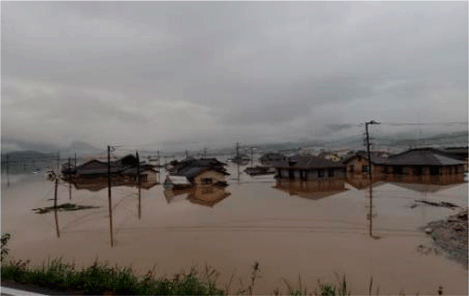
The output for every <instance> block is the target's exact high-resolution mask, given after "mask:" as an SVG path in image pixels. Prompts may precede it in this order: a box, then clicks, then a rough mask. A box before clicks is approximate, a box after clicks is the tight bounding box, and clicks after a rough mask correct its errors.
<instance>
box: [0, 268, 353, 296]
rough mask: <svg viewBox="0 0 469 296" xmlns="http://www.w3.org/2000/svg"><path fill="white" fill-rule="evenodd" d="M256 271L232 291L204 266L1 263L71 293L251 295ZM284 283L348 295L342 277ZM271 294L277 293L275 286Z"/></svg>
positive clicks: (328, 295)
mask: <svg viewBox="0 0 469 296" xmlns="http://www.w3.org/2000/svg"><path fill="white" fill-rule="evenodd" d="M258 273H259V265H258V263H255V264H254V265H253V268H252V274H251V278H250V281H249V285H248V286H247V287H245V288H243V289H239V290H238V291H234V293H232V291H230V285H229V284H228V285H225V287H224V289H221V288H219V287H217V283H216V278H217V277H218V273H217V272H216V271H215V270H214V269H211V268H208V267H206V268H205V270H204V272H198V271H197V270H196V269H194V268H192V269H191V270H190V271H189V272H187V273H185V272H182V273H179V274H176V275H174V276H173V277H172V278H165V277H160V278H156V277H155V274H154V269H153V270H150V271H148V272H147V273H146V274H145V275H144V276H140V277H139V276H137V275H136V274H135V273H134V271H133V270H132V269H131V268H129V267H117V266H110V265H108V264H107V263H100V262H98V261H96V262H95V263H94V264H93V265H91V266H89V267H86V268H81V269H78V268H76V267H75V265H74V264H70V263H66V262H64V261H63V260H62V259H55V260H52V261H51V262H49V263H47V264H43V265H42V266H30V265H29V261H26V262H24V261H21V260H19V261H15V260H10V261H8V262H3V263H2V269H1V278H2V280H4V281H5V280H10V281H13V282H14V283H18V284H24V285H35V286H37V287H42V288H48V289H51V290H55V291H59V292H65V293H67V294H74V295H233V294H234V295H253V294H255V293H254V286H255V282H256V279H257V277H258ZM285 284H286V286H287V288H288V294H289V295H323V296H335V295H350V292H349V291H348V288H347V282H346V280H345V277H344V278H343V279H342V280H340V281H338V284H337V285H335V284H330V283H326V284H321V283H320V282H318V287H317V289H316V290H315V291H308V290H307V289H306V288H302V284H301V281H300V283H299V287H293V286H292V285H290V284H289V283H288V282H286V281H285ZM272 294H275V295H280V292H279V289H278V288H277V289H275V290H274V291H273V292H272Z"/></svg>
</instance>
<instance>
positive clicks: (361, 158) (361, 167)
mask: <svg viewBox="0 0 469 296" xmlns="http://www.w3.org/2000/svg"><path fill="white" fill-rule="evenodd" d="M370 157H371V174H372V175H375V176H376V175H380V174H381V173H382V171H383V169H382V168H383V165H384V164H385V162H386V159H387V158H386V157H383V156H382V154H381V153H379V152H370ZM342 163H343V164H344V165H345V166H346V168H347V175H357V174H368V171H369V163H368V154H367V152H366V151H358V152H356V153H355V154H353V155H350V156H348V157H347V158H346V159H344V160H343V161H342Z"/></svg>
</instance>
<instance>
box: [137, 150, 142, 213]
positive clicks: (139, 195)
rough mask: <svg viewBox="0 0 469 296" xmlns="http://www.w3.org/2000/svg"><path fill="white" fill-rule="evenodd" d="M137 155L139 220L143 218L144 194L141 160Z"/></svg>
mask: <svg viewBox="0 0 469 296" xmlns="http://www.w3.org/2000/svg"><path fill="white" fill-rule="evenodd" d="M136 154H137V180H138V218H139V219H141V218H142V193H141V191H140V158H139V157H138V152H137V153H136Z"/></svg>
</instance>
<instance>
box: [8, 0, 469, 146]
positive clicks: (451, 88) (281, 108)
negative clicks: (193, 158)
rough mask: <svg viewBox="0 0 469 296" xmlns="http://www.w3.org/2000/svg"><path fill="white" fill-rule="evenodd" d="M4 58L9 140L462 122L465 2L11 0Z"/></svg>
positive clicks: (272, 137)
mask: <svg viewBox="0 0 469 296" xmlns="http://www.w3.org/2000/svg"><path fill="white" fill-rule="evenodd" d="M1 74H2V77H1V83H2V88H1V95H2V97H1V99H2V100H1V132H2V141H4V142H14V141H17V142H39V143H52V144H54V145H68V144H69V143H70V142H71V141H75V140H80V141H85V142H88V143H90V144H92V145H94V146H97V147H105V146H106V145H108V144H109V143H114V144H123V145H139V146H141V147H143V146H145V147H148V148H160V147H162V146H161V145H164V144H169V143H182V144H184V143H194V142H197V143H201V145H204V144H205V143H208V144H209V145H211V144H213V145H220V143H223V144H225V145H224V146H231V145H233V144H234V143H235V142H236V141H240V142H242V143H246V144H247V143H253V142H266V141H281V140H294V139H299V138H307V139H330V138H334V137H338V136H346V135H358V134H359V133H360V132H362V129H363V128H362V127H359V128H356V126H355V125H358V124H359V123H363V122H365V121H369V120H370V119H375V120H378V121H381V122H383V125H382V126H380V127H379V128H380V129H381V131H401V130H404V129H406V128H408V127H405V126H403V127H396V126H389V125H388V126H386V125H385V124H384V123H386V122H394V123H398V122H401V123H409V122H466V121H467V118H468V3H467V2H453V3H448V2H439V3H437V2H386V3H380V2H366V3H361V2H348V3H339V2H283V3H279V2H275V3H273V2H257V3H252V2H251V3H246V2H218V3H211V2H205V3H195V2H186V3H182V2H166V3H162V2H2V3H1ZM350 126H352V127H350ZM413 128H414V129H415V127H413ZM445 128H448V127H444V128H443V129H445ZM463 128H466V129H467V125H465V126H463ZM144 144H145V145H144ZM146 144H148V145H146Z"/></svg>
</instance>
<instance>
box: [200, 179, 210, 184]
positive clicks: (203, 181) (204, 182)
mask: <svg viewBox="0 0 469 296" xmlns="http://www.w3.org/2000/svg"><path fill="white" fill-rule="evenodd" d="M202 184H205V185H209V184H212V179H210V178H203V179H202Z"/></svg>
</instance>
